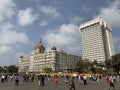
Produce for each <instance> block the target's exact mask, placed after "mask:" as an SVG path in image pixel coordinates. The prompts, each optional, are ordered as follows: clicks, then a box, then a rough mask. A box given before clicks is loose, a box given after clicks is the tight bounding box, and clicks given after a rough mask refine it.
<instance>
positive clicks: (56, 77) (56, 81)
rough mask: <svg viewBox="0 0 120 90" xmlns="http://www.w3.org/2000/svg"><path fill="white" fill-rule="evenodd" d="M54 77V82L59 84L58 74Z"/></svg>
mask: <svg viewBox="0 0 120 90" xmlns="http://www.w3.org/2000/svg"><path fill="white" fill-rule="evenodd" d="M53 79H54V83H55V84H57V83H58V76H57V75H54V77H53Z"/></svg>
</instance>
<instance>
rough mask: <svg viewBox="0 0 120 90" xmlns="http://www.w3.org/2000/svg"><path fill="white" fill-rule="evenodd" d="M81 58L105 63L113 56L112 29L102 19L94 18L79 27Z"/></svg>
mask: <svg viewBox="0 0 120 90" xmlns="http://www.w3.org/2000/svg"><path fill="white" fill-rule="evenodd" d="M79 30H80V32H81V36H82V38H81V41H82V43H81V44H82V58H83V60H85V59H87V60H89V61H97V62H105V60H109V59H111V56H112V55H114V46H113V40H112V28H111V26H110V25H109V24H108V23H107V22H106V21H105V20H103V19H102V18H95V19H93V20H91V21H88V22H86V23H83V24H81V25H80V29H79Z"/></svg>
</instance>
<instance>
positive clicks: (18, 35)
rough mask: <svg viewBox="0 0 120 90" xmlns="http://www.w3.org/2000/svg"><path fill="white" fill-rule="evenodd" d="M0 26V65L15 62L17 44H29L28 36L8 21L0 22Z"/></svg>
mask: <svg viewBox="0 0 120 90" xmlns="http://www.w3.org/2000/svg"><path fill="white" fill-rule="evenodd" d="M0 28H1V29H0V62H1V63H0V65H10V64H16V63H18V57H17V55H16V53H19V52H20V51H18V49H20V48H19V47H17V46H18V45H19V46H21V45H23V44H30V41H29V38H28V36H27V35H26V34H25V33H24V32H17V31H16V30H15V29H16V28H15V26H14V25H12V24H10V23H4V24H1V25H0ZM22 47H24V46H22Z"/></svg>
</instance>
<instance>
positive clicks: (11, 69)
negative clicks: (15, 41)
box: [7, 65, 18, 73]
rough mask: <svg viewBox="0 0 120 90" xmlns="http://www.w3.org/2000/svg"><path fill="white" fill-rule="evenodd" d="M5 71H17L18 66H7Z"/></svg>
mask: <svg viewBox="0 0 120 90" xmlns="http://www.w3.org/2000/svg"><path fill="white" fill-rule="evenodd" d="M7 71H8V72H9V73H18V67H16V66H15V65H10V66H8V67H7Z"/></svg>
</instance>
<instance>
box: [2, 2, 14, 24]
mask: <svg viewBox="0 0 120 90" xmlns="http://www.w3.org/2000/svg"><path fill="white" fill-rule="evenodd" d="M15 8H16V5H15V4H14V2H13V0H0V22H2V21H3V20H5V19H11V17H12V16H13V15H14V14H15Z"/></svg>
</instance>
